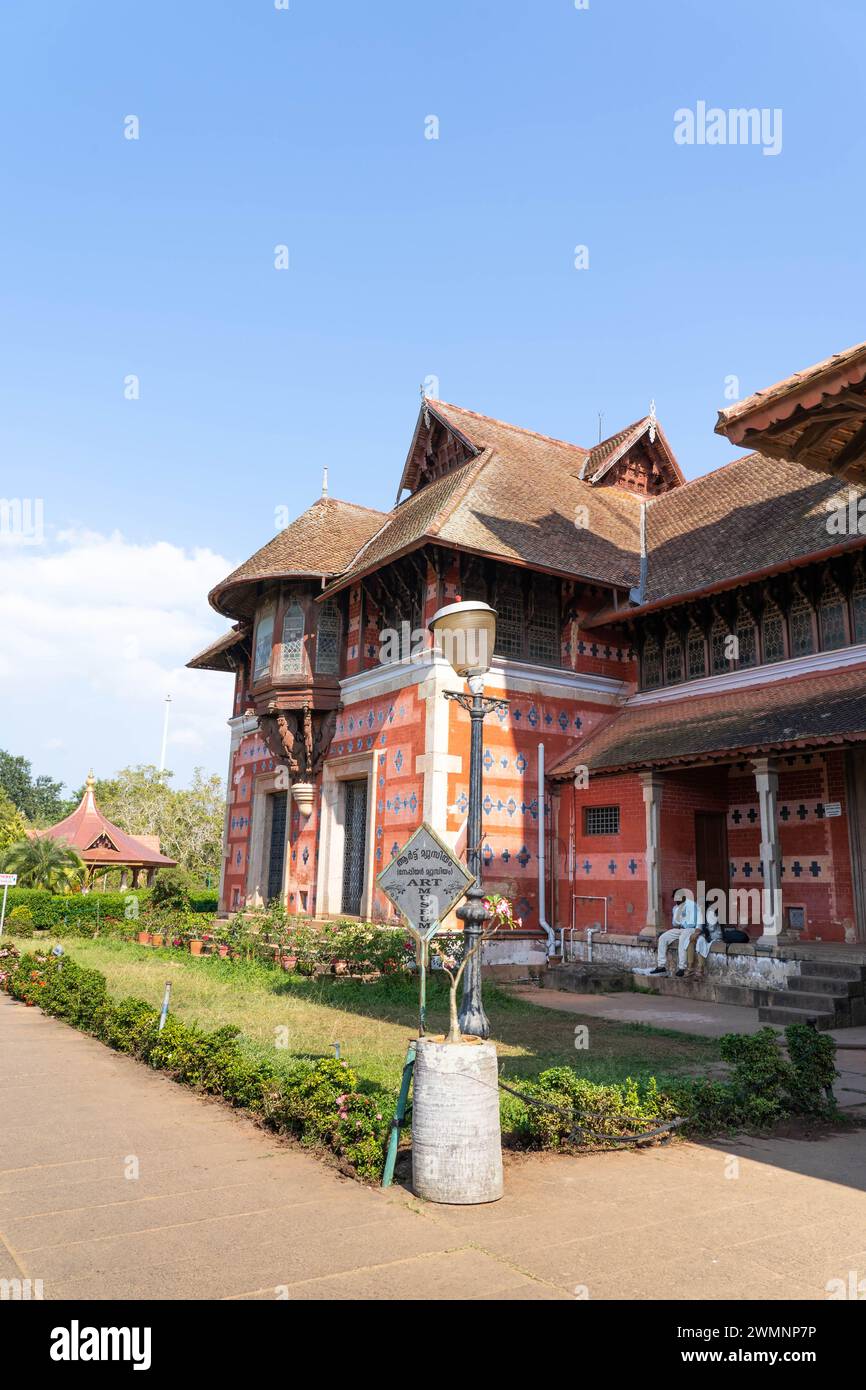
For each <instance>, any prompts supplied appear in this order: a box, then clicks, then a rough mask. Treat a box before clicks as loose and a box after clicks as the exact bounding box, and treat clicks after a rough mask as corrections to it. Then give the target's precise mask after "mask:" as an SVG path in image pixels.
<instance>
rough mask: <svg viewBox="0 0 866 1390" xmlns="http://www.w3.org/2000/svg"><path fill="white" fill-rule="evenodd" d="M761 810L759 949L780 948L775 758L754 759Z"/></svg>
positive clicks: (780, 908)
mask: <svg viewBox="0 0 866 1390" xmlns="http://www.w3.org/2000/svg"><path fill="white" fill-rule="evenodd" d="M752 767H753V768H754V769H755V785H756V787H757V789H758V806H759V810H760V813H761V868H762V870H763V874H764V881H763V891H762V893H761V922H762V931H761V936H760V937H759V939H758V940H757V941H756V942H755V945H756V946H769V947H773V946H776V945H777V944H778V941H779V933H780V931H781V930H782V857H781V854H780V852H779V826H778V817H777V815H776V809H777V802H778V799H779V774H778V772H777V770H776V764H775V763H774V762H773V760H772V758H753V760H752Z"/></svg>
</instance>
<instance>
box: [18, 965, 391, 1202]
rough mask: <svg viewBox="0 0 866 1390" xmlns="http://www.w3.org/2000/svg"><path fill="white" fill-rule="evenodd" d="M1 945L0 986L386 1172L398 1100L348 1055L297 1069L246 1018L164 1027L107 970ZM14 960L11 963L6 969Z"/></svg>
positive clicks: (171, 1020)
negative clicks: (277, 1057)
mask: <svg viewBox="0 0 866 1390" xmlns="http://www.w3.org/2000/svg"><path fill="white" fill-rule="evenodd" d="M5 950H6V952H7V954H6V956H5V957H4V956H2V954H0V988H5V989H6V990H8V992H9V993H10V994H12V995H13V996H14V997H15V998H16V999H20V1000H23V1001H24V1002H25V1003H28V1004H39V1006H40V1007H41V1008H42V1009H44V1010H45V1012H46V1013H50V1014H56V1015H57V1016H58V1017H59V1018H64V1019H66V1020H67V1022H69V1023H71V1024H73V1026H75V1027H77V1028H80V1029H82V1030H83V1031H85V1032H88V1033H92V1034H94V1035H95V1036H96V1037H97V1038H99V1039H101V1041H103V1042H105V1043H108V1045H109V1046H110V1047H113V1048H116V1049H117V1051H119V1052H126V1053H129V1054H130V1055H131V1056H133V1057H136V1058H137V1059H139V1060H140V1061H142V1062H146V1063H147V1064H148V1065H149V1066H151V1067H154V1068H157V1069H159V1070H161V1071H165V1072H167V1073H168V1075H170V1076H172V1077H173V1078H174V1079H175V1080H176V1081H179V1082H183V1083H185V1084H186V1085H189V1086H196V1087H198V1088H200V1089H202V1090H204V1091H208V1092H210V1093H211V1094H213V1095H218V1096H222V1097H223V1099H225V1100H227V1101H229V1102H230V1103H231V1104H232V1105H236V1106H240V1107H242V1108H243V1109H245V1110H249V1111H251V1112H252V1113H253V1114H256V1115H259V1116H261V1118H262V1119H263V1120H264V1121H265V1122H266V1123H268V1124H269V1125H271V1126H272V1127H273V1128H275V1129H279V1130H283V1131H286V1132H289V1133H292V1134H295V1135H296V1136H297V1137H299V1138H300V1139H302V1140H303V1142H305V1143H308V1144H315V1145H318V1146H322V1147H327V1148H330V1149H331V1150H332V1151H333V1152H334V1153H336V1154H339V1155H340V1156H342V1157H344V1158H345V1159H346V1160H347V1161H348V1162H349V1163H350V1164H351V1165H352V1166H353V1168H354V1169H355V1171H356V1172H357V1173H358V1174H359V1176H361V1177H363V1178H370V1179H376V1178H378V1177H380V1175H381V1172H382V1166H383V1162H384V1147H385V1140H386V1137H387V1134H388V1132H389V1129H390V1119H391V1113H392V1109H393V1101H390V1102H389V1103H388V1104H386V1105H385V1107H384V1108H383V1105H382V1103H381V1102H379V1101H377V1099H376V1098H374V1097H373V1096H371V1095H368V1094H362V1093H361V1092H359V1091H358V1077H357V1075H356V1074H355V1072H354V1071H352V1069H351V1068H350V1067H349V1065H348V1063H347V1062H345V1061H338V1060H337V1059H336V1058H333V1057H328V1058H323V1059H321V1060H319V1061H300V1062H298V1063H296V1064H295V1066H294V1067H292V1068H290V1069H289V1070H288V1072H282V1071H280V1072H278V1071H277V1070H276V1069H275V1068H274V1067H273V1066H272V1065H271V1064H270V1063H269V1062H267V1061H265V1060H260V1059H257V1058H255V1057H253V1056H251V1055H250V1054H248V1053H247V1052H245V1051H244V1049H243V1046H242V1044H241V1041H240V1034H239V1031H238V1029H237V1028H234V1027H231V1026H228V1025H227V1026H225V1027H222V1028H216V1029H214V1030H213V1031H212V1032H210V1033H207V1032H204V1031H203V1030H202V1029H200V1028H196V1027H194V1026H193V1025H191V1024H187V1023H183V1022H182V1021H181V1020H180V1019H178V1018H176V1017H175V1016H173V1015H171V1014H170V1015H169V1016H168V1018H167V1019H166V1022H165V1027H164V1028H163V1030H162V1032H160V1030H159V1011H158V1010H157V1009H153V1008H151V1007H150V1005H149V1004H146V1003H144V1002H143V1001H142V1000H141V999H121V1000H119V1001H115V1000H113V999H112V998H111V997H110V995H109V993H108V988H107V984H106V980H105V977H104V976H103V975H101V974H100V973H99V971H96V970H89V969H85V968H84V967H82V966H80V965H78V964H76V962H75V961H74V960H71V959H70V958H69V957H63V958H62V959H60V960H56V959H54V958H53V957H52V956H49V955H46V954H45V953H44V952H34V953H32V954H29V955H24V956H21V957H20V958H19V957H18V954H17V952H16V951H15V948H14V947H8V948H5ZM4 964H5V969H4Z"/></svg>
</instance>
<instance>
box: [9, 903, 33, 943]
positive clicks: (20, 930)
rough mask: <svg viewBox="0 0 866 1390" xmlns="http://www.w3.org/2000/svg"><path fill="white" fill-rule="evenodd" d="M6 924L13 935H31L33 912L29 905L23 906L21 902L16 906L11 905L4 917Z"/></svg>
mask: <svg viewBox="0 0 866 1390" xmlns="http://www.w3.org/2000/svg"><path fill="white" fill-rule="evenodd" d="M6 925H7V926H8V928H9V930H10V931H11V932H12V934H13V936H32V935H33V913H32V911H31V910H30V908H29V907H25V906H24V904H23V903H22V904H20V905H19V906H18V907H13V909H12V911H11V912H10V913H9V916H8V917H7V918H6Z"/></svg>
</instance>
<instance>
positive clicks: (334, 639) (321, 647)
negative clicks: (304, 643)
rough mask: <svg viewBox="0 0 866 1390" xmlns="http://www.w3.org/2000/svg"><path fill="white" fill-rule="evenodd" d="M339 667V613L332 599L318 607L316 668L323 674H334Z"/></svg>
mask: <svg viewBox="0 0 866 1390" xmlns="http://www.w3.org/2000/svg"><path fill="white" fill-rule="evenodd" d="M339 669H340V613H339V610H338V608H337V605H336V603H335V602H334V600H333V599H327V600H326V601H325V602H324V603H323V604H321V605H320V608H319V621H318V624H317V627H316V670H317V671H319V672H321V674H322V675H324V676H336V675H337V674H338V672H339Z"/></svg>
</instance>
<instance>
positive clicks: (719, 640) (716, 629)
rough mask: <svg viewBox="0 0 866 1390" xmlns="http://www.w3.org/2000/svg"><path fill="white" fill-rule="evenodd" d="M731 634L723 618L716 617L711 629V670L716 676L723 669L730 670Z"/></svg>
mask: <svg viewBox="0 0 866 1390" xmlns="http://www.w3.org/2000/svg"><path fill="white" fill-rule="evenodd" d="M729 636H730V633H729V632H728V629H727V627H726V626H725V624H724V623H723V622H722V620H721V618H716V621H715V622H714V623H713V626H712V629H711V631H710V671H711V672H712V674H713V675H714V676H720V675H721V674H722V672H723V671H728V670H730V662H729V661H728V638H729Z"/></svg>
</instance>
